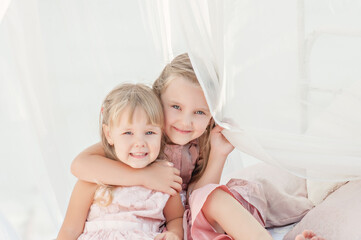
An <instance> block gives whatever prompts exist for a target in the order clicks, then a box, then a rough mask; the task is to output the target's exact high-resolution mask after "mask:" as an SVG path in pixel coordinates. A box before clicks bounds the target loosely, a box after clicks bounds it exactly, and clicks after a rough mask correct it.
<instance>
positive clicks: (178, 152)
mask: <svg viewBox="0 0 361 240" xmlns="http://www.w3.org/2000/svg"><path fill="white" fill-rule="evenodd" d="M164 153H165V154H166V155H167V156H168V158H169V159H168V160H169V161H171V162H173V164H174V166H175V167H176V168H178V169H179V170H180V175H181V177H182V179H183V185H182V189H183V190H182V192H181V197H182V201H183V204H184V206H185V209H186V211H185V213H184V218H183V222H184V224H183V227H184V231H185V232H184V239H185V240H192V239H194V240H210V239H214V240H221V239H224V240H225V239H227V240H229V239H232V238H231V237H230V236H228V235H226V234H223V233H217V232H216V231H215V230H214V228H213V227H212V226H211V225H210V224H209V223H208V221H207V220H206V218H205V217H204V215H203V213H202V211H201V210H202V207H203V205H204V203H205V202H206V200H207V198H208V196H209V195H210V194H211V193H212V192H213V191H214V190H215V189H217V188H221V189H222V190H224V191H225V192H227V193H229V194H230V195H231V196H233V197H234V198H235V199H236V200H237V201H238V202H239V203H240V204H241V205H242V206H243V207H244V208H245V209H247V210H248V211H249V212H250V213H251V214H252V215H253V216H254V217H255V219H256V220H257V221H258V222H259V223H260V224H261V225H262V226H265V223H264V219H265V213H264V212H263V211H262V209H267V208H266V207H267V201H266V197H265V195H264V192H263V189H262V186H260V185H259V184H257V183H252V182H249V181H246V180H240V179H231V180H230V181H229V182H228V183H227V184H226V185H220V184H208V185H206V186H204V187H202V188H199V189H197V190H194V191H193V192H192V193H191V195H190V197H189V199H187V198H186V191H187V188H188V183H189V181H190V179H191V175H192V172H193V169H194V168H195V165H196V162H197V160H198V155H199V150H198V146H197V142H196V141H192V142H191V143H189V144H186V145H184V146H180V145H167V146H166V148H165V149H164Z"/></svg>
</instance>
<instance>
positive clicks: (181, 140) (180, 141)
mask: <svg viewBox="0 0 361 240" xmlns="http://www.w3.org/2000/svg"><path fill="white" fill-rule="evenodd" d="M170 140H171V141H172V142H173V143H175V144H178V145H186V144H187V143H189V142H190V141H191V140H189V139H184V138H177V137H175V138H171V139H170Z"/></svg>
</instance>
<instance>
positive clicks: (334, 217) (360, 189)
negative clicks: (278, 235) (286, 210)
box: [284, 180, 361, 240]
mask: <svg viewBox="0 0 361 240" xmlns="http://www.w3.org/2000/svg"><path fill="white" fill-rule="evenodd" d="M360 214H361V180H358V181H352V182H349V183H347V184H345V185H344V186H342V187H340V188H339V189H337V190H336V191H335V192H333V193H331V194H330V195H329V196H328V197H327V198H326V199H325V200H324V201H323V202H322V203H320V204H319V205H317V206H316V207H315V208H314V209H312V210H311V211H310V212H309V213H308V214H307V215H306V216H305V217H304V218H303V219H302V221H301V222H299V223H298V224H297V225H296V226H295V227H294V228H293V229H292V230H291V231H290V232H289V233H287V235H286V236H285V238H284V239H285V240H294V239H295V236H296V235H297V234H299V233H301V232H302V231H303V230H305V229H309V230H312V231H314V232H315V233H316V234H318V235H319V236H321V237H324V238H325V239H327V240H340V239H347V240H360V239H361V228H360V216H361V215H360Z"/></svg>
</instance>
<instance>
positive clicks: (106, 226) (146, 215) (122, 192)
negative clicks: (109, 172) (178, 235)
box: [78, 186, 169, 240]
mask: <svg viewBox="0 0 361 240" xmlns="http://www.w3.org/2000/svg"><path fill="white" fill-rule="evenodd" d="M96 194H99V191H97V192H96ZM168 199H169V195H168V194H164V193H161V192H156V191H153V190H149V189H146V188H144V187H140V186H133V187H117V188H114V189H113V200H112V202H111V204H110V205H108V206H106V207H103V206H100V205H98V204H96V203H94V204H92V205H91V207H90V210H89V214H88V217H87V221H86V223H85V226H84V232H83V234H82V235H80V236H79V238H78V239H79V240H86V239H87V240H90V239H91V240H101V239H102V240H103V239H112V240H118V239H119V240H120V239H121V240H128V239H139V240H140V239H142V240H146V239H147V240H148V239H149V240H151V239H154V237H155V236H156V235H158V234H159V233H160V232H161V229H160V227H161V225H162V224H163V223H164V221H165V218H164V215H163V209H164V207H165V205H166V203H167V201H168Z"/></svg>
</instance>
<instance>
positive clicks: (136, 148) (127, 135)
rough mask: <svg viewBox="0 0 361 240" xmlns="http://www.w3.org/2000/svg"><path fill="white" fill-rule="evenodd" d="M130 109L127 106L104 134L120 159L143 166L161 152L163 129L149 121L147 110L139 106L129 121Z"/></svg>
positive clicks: (132, 164) (104, 127)
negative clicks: (117, 120)
mask: <svg viewBox="0 0 361 240" xmlns="http://www.w3.org/2000/svg"><path fill="white" fill-rule="evenodd" d="M129 116H130V110H129V108H126V109H125V110H124V111H123V112H122V114H121V116H120V119H119V122H116V123H113V125H112V126H111V127H110V128H109V127H108V126H106V125H104V126H103V129H104V134H105V136H106V138H107V140H108V143H109V144H110V145H114V148H115V153H116V155H117V157H118V159H119V160H120V161H122V162H123V163H125V164H127V165H129V166H131V167H133V168H143V167H145V166H147V165H148V164H150V163H152V162H153V161H154V160H155V159H156V158H157V157H158V154H159V151H160V146H161V136H162V131H161V128H160V127H159V126H155V125H152V124H150V123H148V121H147V120H148V117H147V114H146V112H145V111H144V110H143V109H142V108H141V107H137V108H136V109H135V111H134V113H133V118H132V121H131V122H129Z"/></svg>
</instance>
